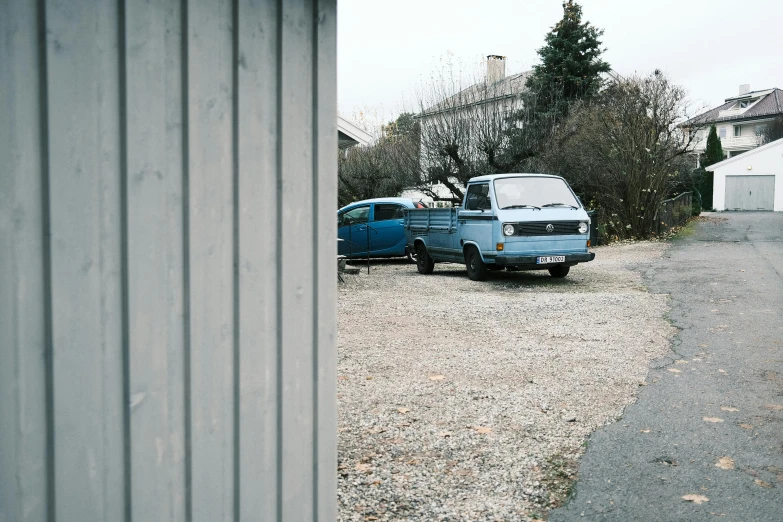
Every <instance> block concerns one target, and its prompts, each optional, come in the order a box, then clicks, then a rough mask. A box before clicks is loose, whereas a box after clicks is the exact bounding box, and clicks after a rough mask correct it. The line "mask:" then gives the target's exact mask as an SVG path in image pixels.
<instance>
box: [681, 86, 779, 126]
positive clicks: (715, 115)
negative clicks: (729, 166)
mask: <svg viewBox="0 0 783 522" xmlns="http://www.w3.org/2000/svg"><path fill="white" fill-rule="evenodd" d="M755 97H760V98H761V99H760V100H759V101H758V102H756V103H755V104H753V106H751V107H750V108H748V109H747V110H746V111H744V112H742V113H737V114H730V115H724V116H721V115H720V113H721V111H725V110H728V109H730V108H731V107H733V106H734V105H735V104H736V103H737V101H739V100H743V99H752V98H755ZM778 114H783V91H782V90H780V89H778V88H774V89H765V90H763V91H752V92H749V93H746V94H742V95H740V96H734V97H732V98H726V100H725V101H724V103H723V104H722V105H719V106H717V107H715V108H714V109H711V110H709V111H707V112H705V113H702V114H700V115H698V116H696V117H694V118H691V119H690V120H688V121H686V122H685V123H684V124H683V126H686V127H687V126H689V125H694V124H698V125H704V124H707V123H719V122H724V121H744V120H754V119H758V118H763V117H769V116H775V115H778Z"/></svg>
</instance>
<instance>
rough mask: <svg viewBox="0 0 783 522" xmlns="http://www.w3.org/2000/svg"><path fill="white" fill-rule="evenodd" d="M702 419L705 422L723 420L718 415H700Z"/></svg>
mask: <svg viewBox="0 0 783 522" xmlns="http://www.w3.org/2000/svg"><path fill="white" fill-rule="evenodd" d="M702 420H704V421H707V422H723V419H721V418H719V417H702Z"/></svg>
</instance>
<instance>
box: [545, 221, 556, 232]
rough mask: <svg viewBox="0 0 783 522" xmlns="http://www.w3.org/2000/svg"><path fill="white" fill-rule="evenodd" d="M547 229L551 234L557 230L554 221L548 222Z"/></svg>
mask: <svg viewBox="0 0 783 522" xmlns="http://www.w3.org/2000/svg"><path fill="white" fill-rule="evenodd" d="M546 231H547V232H549V233H550V234H551V233H552V232H554V231H555V226H554V225H553V224H552V223H550V224H548V225H547V226H546Z"/></svg>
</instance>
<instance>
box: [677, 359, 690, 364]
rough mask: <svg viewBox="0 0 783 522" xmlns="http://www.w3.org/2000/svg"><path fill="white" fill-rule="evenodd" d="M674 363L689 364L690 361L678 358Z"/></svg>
mask: <svg viewBox="0 0 783 522" xmlns="http://www.w3.org/2000/svg"><path fill="white" fill-rule="evenodd" d="M674 364H688V361H685V360H683V359H677V360H676V361H674Z"/></svg>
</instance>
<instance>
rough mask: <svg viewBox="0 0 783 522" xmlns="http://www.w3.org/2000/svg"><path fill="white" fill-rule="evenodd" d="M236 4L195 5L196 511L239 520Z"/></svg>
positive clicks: (196, 0) (208, 0) (201, 516)
mask: <svg viewBox="0 0 783 522" xmlns="http://www.w3.org/2000/svg"><path fill="white" fill-rule="evenodd" d="M231 7H232V6H231V3H230V2H228V1H226V0H192V1H191V2H189V5H188V15H187V16H188V23H187V25H188V27H187V38H188V82H189V85H188V96H189V100H188V111H189V116H188V121H189V129H188V135H189V140H190V142H189V154H190V157H189V160H188V161H189V198H190V201H189V223H190V225H189V226H190V230H191V235H190V252H189V254H188V255H189V257H190V260H189V264H190V282H191V284H190V299H191V301H190V372H191V374H190V375H191V394H192V396H191V399H190V400H191V421H192V426H191V430H192V431H191V447H192V477H191V480H192V482H191V484H192V513H193V520H196V521H201V520H203V521H209V522H213V521H217V520H228V519H231V518H233V502H234V493H233V488H234V484H233V476H234V452H233V447H234V446H233V445H234V433H233V420H234V415H233V410H234V404H233V393H234V380H233V378H234V374H233V358H234V353H233V350H234V344H233V341H234V337H233V336H234V331H233V328H234V320H233V311H234V295H233V286H234V285H233V282H234V278H233V277H234V276H233V274H234V268H233V263H234V259H233V254H234V253H233V197H234V192H233V164H232V152H233V147H232V117H231V116H232V105H231V92H232V79H233V76H232V63H233V54H232V38H231V21H232V18H231V14H232V10H231Z"/></svg>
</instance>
